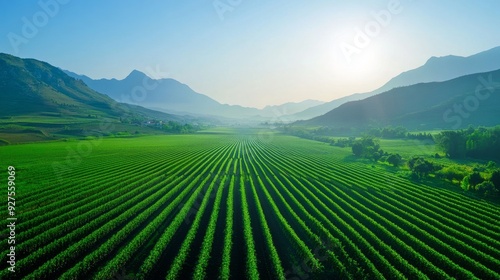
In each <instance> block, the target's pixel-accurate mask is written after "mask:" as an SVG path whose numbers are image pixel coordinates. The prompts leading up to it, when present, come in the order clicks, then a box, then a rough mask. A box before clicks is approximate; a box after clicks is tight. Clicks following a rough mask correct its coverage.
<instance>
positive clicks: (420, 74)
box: [291, 47, 500, 120]
mask: <svg viewBox="0 0 500 280" xmlns="http://www.w3.org/2000/svg"><path fill="white" fill-rule="evenodd" d="M496 69H500V47H496V48H493V49H490V50H487V51H484V52H480V53H477V54H475V55H471V56H468V57H461V56H453V55H449V56H444V57H431V58H430V59H429V60H427V62H426V63H425V64H424V65H422V66H421V67H419V68H416V69H413V70H409V71H406V72H403V73H401V74H399V75H398V76H396V77H394V78H392V79H391V80H390V81H388V82H387V83H386V84H384V85H383V86H382V87H380V88H378V89H376V90H374V91H371V92H367V93H357V94H353V95H349V96H345V97H342V98H339V99H335V100H332V101H330V102H327V103H325V104H322V105H319V106H315V107H311V108H309V109H306V110H304V111H302V112H299V113H296V114H293V116H291V117H292V118H294V119H302V120H305V119H310V118H313V117H316V116H320V115H323V114H325V113H327V112H328V111H330V110H333V109H335V108H337V107H338V106H340V105H342V104H344V103H346V102H349V101H354V100H361V99H364V98H367V97H370V96H373V95H376V94H379V93H382V92H385V91H388V90H390V89H393V88H396V87H402V86H409V85H414V84H418V83H425V82H441V81H447V80H451V79H453V78H458V77H461V76H465V75H469V74H474V73H482V72H488V71H493V70H496Z"/></svg>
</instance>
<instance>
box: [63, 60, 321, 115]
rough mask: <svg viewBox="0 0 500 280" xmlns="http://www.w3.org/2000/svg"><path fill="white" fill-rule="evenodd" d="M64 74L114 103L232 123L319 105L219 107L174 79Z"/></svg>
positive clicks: (311, 102) (136, 74) (133, 74)
mask: <svg viewBox="0 0 500 280" xmlns="http://www.w3.org/2000/svg"><path fill="white" fill-rule="evenodd" d="M65 73H66V74H68V75H69V76H72V77H74V78H76V79H79V80H82V81H83V82H84V83H85V84H87V85H88V86H89V87H90V88H92V89H94V90H96V91H98V92H102V93H104V94H106V95H108V96H110V97H111V98H113V99H114V100H116V101H119V102H125V103H131V104H137V105H141V106H144V107H148V108H151V109H155V110H160V111H164V112H168V113H172V114H181V115H184V114H188V115H196V116H217V117H223V118H226V119H227V118H232V119H249V118H251V119H255V120H259V121H260V120H268V119H273V118H278V117H280V116H282V115H287V114H294V113H297V112H300V111H302V110H304V109H306V108H309V107H312V106H317V105H320V104H322V103H323V102H321V101H315V100H305V101H303V102H298V103H293V102H289V103H285V104H282V105H277V106H267V107H265V108H264V109H261V110H259V109H256V108H250V107H243V106H239V105H227V104H221V103H219V102H217V101H216V100H214V99H212V98H210V97H208V96H206V95H204V94H200V93H197V92H195V91H194V90H192V89H191V88H190V87H189V86H187V85H185V84H183V83H181V82H179V81H176V80H174V79H152V78H150V77H148V76H147V75H146V74H144V73H142V72H140V71H137V70H133V71H132V72H131V73H130V74H129V75H128V76H127V77H125V78H124V79H122V80H117V79H98V80H94V79H91V78H89V77H87V76H85V75H79V74H76V73H73V72H70V71H67V70H66V71H65Z"/></svg>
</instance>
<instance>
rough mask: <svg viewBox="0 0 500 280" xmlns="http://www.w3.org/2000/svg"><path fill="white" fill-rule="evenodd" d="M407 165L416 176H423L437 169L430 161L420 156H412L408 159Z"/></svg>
mask: <svg viewBox="0 0 500 280" xmlns="http://www.w3.org/2000/svg"><path fill="white" fill-rule="evenodd" d="M408 167H409V168H410V170H411V172H412V173H413V174H414V175H416V176H417V177H418V178H423V177H425V176H427V175H429V173H431V172H433V171H435V170H436V169H438V167H437V166H435V165H434V164H433V163H432V162H430V161H427V160H425V159H424V158H422V157H413V158H411V159H410V160H409V161H408Z"/></svg>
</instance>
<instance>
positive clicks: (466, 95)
mask: <svg viewBox="0 0 500 280" xmlns="http://www.w3.org/2000/svg"><path fill="white" fill-rule="evenodd" d="M497 81H498V82H497ZM499 93H500V70H496V71H492V72H486V73H479V74H472V75H466V76H462V77H459V78H455V79H452V80H449V81H445V82H431V83H420V84H416V85H411V86H405V87H398V88H394V89H391V90H389V91H387V92H384V93H381V94H378V95H375V96H371V97H368V98H366V99H363V100H359V101H351V102H348V103H345V104H343V105H341V106H339V107H338V108H335V109H333V110H332V111H330V112H328V113H326V114H324V115H322V116H319V117H316V118H313V119H311V120H308V121H302V122H298V123H297V124H302V125H303V124H306V125H322V126H330V127H338V128H340V127H343V128H347V127H368V126H386V125H402V126H405V127H407V128H410V129H426V130H427V129H457V128H464V127H466V126H467V125H469V124H470V125H475V126H478V125H485V126H492V125H498V124H500V110H499V109H500V94H499Z"/></svg>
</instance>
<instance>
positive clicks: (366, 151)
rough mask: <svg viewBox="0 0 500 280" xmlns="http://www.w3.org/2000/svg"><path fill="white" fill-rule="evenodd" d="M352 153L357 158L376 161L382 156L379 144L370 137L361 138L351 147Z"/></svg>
mask: <svg viewBox="0 0 500 280" xmlns="http://www.w3.org/2000/svg"><path fill="white" fill-rule="evenodd" d="M352 153H353V154H354V155H355V156H357V157H364V158H368V159H373V160H375V161H377V160H378V159H379V158H380V157H381V156H382V155H383V151H381V150H380V144H379V143H378V142H377V141H376V140H375V139H374V138H372V137H363V138H361V139H360V140H357V141H356V142H354V143H353V145H352Z"/></svg>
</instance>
